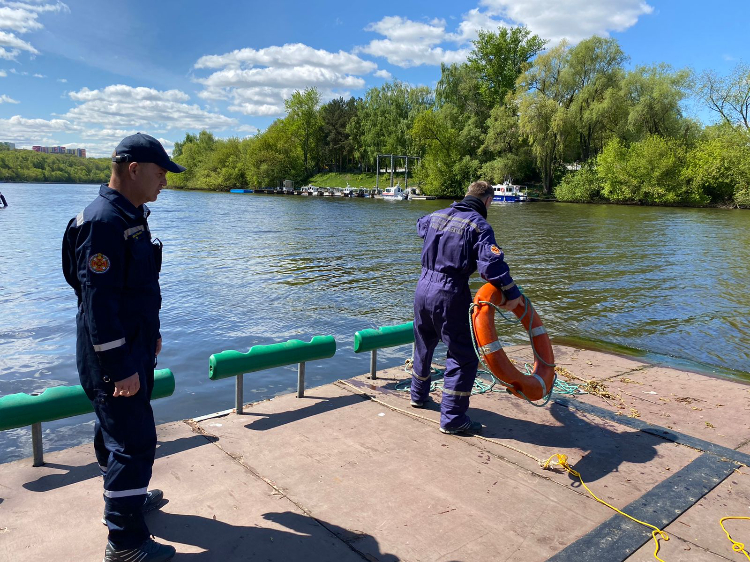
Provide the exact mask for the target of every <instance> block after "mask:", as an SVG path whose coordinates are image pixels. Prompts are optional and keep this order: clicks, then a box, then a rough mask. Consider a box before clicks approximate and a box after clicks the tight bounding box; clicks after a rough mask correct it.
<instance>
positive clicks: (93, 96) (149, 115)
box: [63, 84, 237, 131]
mask: <svg viewBox="0 0 750 562" xmlns="http://www.w3.org/2000/svg"><path fill="white" fill-rule="evenodd" d="M68 95H69V96H70V98H71V99H72V100H74V101H79V102H83V103H81V104H80V105H78V106H76V107H74V108H72V109H71V110H69V111H68V112H67V113H66V114H65V115H63V117H64V118H66V119H69V120H71V121H73V122H75V123H96V124H97V125H100V126H102V127H103V128H105V129H107V128H116V129H125V128H128V129H130V128H134V129H138V130H140V129H144V130H150V131H153V130H154V129H156V128H163V129H165V130H169V129H171V128H176V129H180V130H185V129H224V128H226V127H229V126H232V125H235V124H236V123H237V121H236V120H235V119H232V118H230V117H225V116H224V115H221V114H219V113H211V112H209V111H206V110H204V109H202V108H200V107H199V106H198V105H188V104H186V103H183V102H185V101H187V100H188V99H190V98H189V96H188V95H187V94H185V93H184V92H181V91H179V90H167V91H159V90H154V89H152V88H143V87H140V88H133V87H131V86H125V85H123V84H117V85H113V86H107V87H106V88H104V89H102V90H89V89H88V88H83V89H82V90H80V91H78V92H71V93H70V94H68Z"/></svg>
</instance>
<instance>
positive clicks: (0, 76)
mask: <svg viewBox="0 0 750 562" xmlns="http://www.w3.org/2000/svg"><path fill="white" fill-rule="evenodd" d="M6 76H8V73H7V72H5V71H4V70H3V69H1V68H0V78H5V77H6Z"/></svg>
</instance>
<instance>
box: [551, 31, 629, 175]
mask: <svg viewBox="0 0 750 562" xmlns="http://www.w3.org/2000/svg"><path fill="white" fill-rule="evenodd" d="M565 58H566V61H565V62H566V64H565V66H564V68H563V69H562V73H561V85H562V90H563V92H564V93H565V96H566V98H567V99H565V100H564V102H565V103H564V105H565V106H566V108H567V112H566V116H565V117H566V118H567V119H569V120H570V122H571V126H572V128H573V130H574V131H575V134H576V136H575V137H572V138H575V139H576V140H577V144H578V150H577V151H576V153H577V156H578V159H580V160H582V161H586V160H588V159H589V158H591V157H592V156H594V155H596V153H597V152H599V151H600V150H601V148H602V146H603V145H604V141H605V140H606V138H605V137H606V133H607V130H606V127H605V123H606V122H607V118H608V116H609V115H610V113H611V112H612V111H613V110H614V109H615V108H616V106H617V103H616V101H617V100H616V98H615V97H613V95H614V94H615V92H617V90H619V88H620V82H621V81H622V77H623V68H622V65H623V64H624V62H625V60H626V58H627V57H626V56H625V54H624V53H623V52H622V49H621V48H620V46H619V44H618V43H617V41H616V40H615V39H611V38H610V39H605V38H602V37H597V36H594V37H591V38H589V39H586V40H585V41H581V42H580V43H579V44H578V45H576V46H575V47H573V48H572V49H570V50H569V52H568V53H567V56H566V57H565Z"/></svg>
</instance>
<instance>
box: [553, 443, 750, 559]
mask: <svg viewBox="0 0 750 562" xmlns="http://www.w3.org/2000/svg"><path fill="white" fill-rule="evenodd" d="M553 459H555V460H553ZM555 464H558V465H560V466H561V467H563V468H564V469H565V470H567V471H568V472H570V473H571V474H572V475H573V476H575V477H577V478H578V480H580V481H581V485H582V486H583V487H584V488H586V491H587V492H588V493H589V494H591V497H593V498H594V499H595V500H596V501H598V502H599V503H603V504H604V505H606V506H607V507H608V508H610V509H612V510H614V511H616V512H617V513H619V514H620V515H624V516H625V517H627V518H628V519H630V520H631V521H635V522H636V523H640V524H641V525H644V526H646V527H650V528H651V529H653V531H652V532H651V537H652V538H653V539H654V543H655V544H656V548H655V549H654V558H656V559H657V560H658V561H659V562H664V560H662V559H661V558H659V556H658V553H659V539H658V538H657V537H656V535H657V534H658V535H661V538H662V539H664V540H665V541H668V540H669V535H667V533H665V532H664V531H662V530H661V529H659V528H658V527H654V526H653V525H651V524H650V523H646V522H644V521H641V520H639V519H636V518H635V517H632V516H630V515H628V514H627V513H624V512H622V511H620V510H619V509H617V508H616V507H615V506H613V505H610V504H608V503H607V502H605V501H604V500H603V499H601V498H599V497H597V496H596V494H594V492H592V491H591V489H589V487H588V486H586V483H585V482H584V481H583V479H582V478H581V475H580V473H578V472H576V471H575V470H574V469H573V467H572V466H570V465H569V464H568V457H567V455H562V454H556V455H552V456H551V457H550V458H549V459H547V461H546V462H545V463H544V464H543V465H542V468H547V469H549V468H551V466H550V465H555ZM745 519H750V518H748V517H745ZM722 527H723V526H722ZM727 536H729V533H727ZM729 540H731V537H730V539H729ZM745 556H747V554H745ZM748 559H749V560H750V556H748Z"/></svg>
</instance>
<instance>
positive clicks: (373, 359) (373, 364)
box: [370, 349, 378, 380]
mask: <svg viewBox="0 0 750 562" xmlns="http://www.w3.org/2000/svg"><path fill="white" fill-rule="evenodd" d="M377 372H378V350H377V349H373V350H372V355H370V378H371V379H372V380H375V379H376V378H378V375H377Z"/></svg>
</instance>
